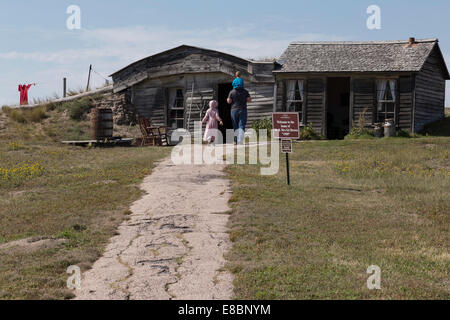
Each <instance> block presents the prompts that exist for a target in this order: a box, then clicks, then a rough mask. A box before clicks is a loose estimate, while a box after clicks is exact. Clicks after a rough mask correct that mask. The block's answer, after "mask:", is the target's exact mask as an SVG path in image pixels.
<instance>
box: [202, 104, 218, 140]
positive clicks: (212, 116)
mask: <svg viewBox="0 0 450 320" xmlns="http://www.w3.org/2000/svg"><path fill="white" fill-rule="evenodd" d="M218 107H219V103H218V102H217V101H216V100H211V101H210V102H209V109H208V111H206V115H205V117H204V118H203V120H202V124H204V123H205V122H206V130H205V136H204V138H203V139H204V140H205V141H207V142H208V143H209V144H211V143H214V142H215V141H216V135H217V131H218V128H219V126H218V125H217V123H218V122H219V123H220V125H221V126H223V122H222V119H221V118H220V116H219V109H218Z"/></svg>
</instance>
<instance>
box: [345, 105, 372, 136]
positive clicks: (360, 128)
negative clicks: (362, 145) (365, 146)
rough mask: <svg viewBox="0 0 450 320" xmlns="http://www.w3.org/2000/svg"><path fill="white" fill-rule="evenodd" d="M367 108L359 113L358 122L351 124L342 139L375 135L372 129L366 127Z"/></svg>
mask: <svg viewBox="0 0 450 320" xmlns="http://www.w3.org/2000/svg"><path fill="white" fill-rule="evenodd" d="M366 113H367V108H365V109H364V110H363V112H362V113H361V114H360V115H359V119H358V124H357V125H355V124H353V126H352V130H350V132H349V134H348V135H346V136H345V138H344V139H372V138H374V137H375V133H374V130H373V129H369V128H366Z"/></svg>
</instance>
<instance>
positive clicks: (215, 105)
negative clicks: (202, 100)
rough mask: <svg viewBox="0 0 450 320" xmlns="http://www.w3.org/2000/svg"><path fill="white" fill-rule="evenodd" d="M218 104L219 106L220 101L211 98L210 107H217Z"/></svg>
mask: <svg viewBox="0 0 450 320" xmlns="http://www.w3.org/2000/svg"><path fill="white" fill-rule="evenodd" d="M218 106H219V103H218V102H217V101H216V100H211V101H210V102H209V107H210V108H211V109H214V108H217V107H218Z"/></svg>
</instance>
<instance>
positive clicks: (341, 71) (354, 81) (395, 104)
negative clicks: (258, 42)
mask: <svg viewBox="0 0 450 320" xmlns="http://www.w3.org/2000/svg"><path fill="white" fill-rule="evenodd" d="M279 62H280V64H282V67H281V69H280V70H274V75H275V78H276V84H275V90H276V94H275V98H274V99H275V101H274V111H296V112H299V114H300V119H301V122H302V125H306V124H308V123H311V124H312V126H313V127H314V129H315V130H316V132H318V133H320V134H322V135H324V136H325V137H327V138H329V139H340V138H343V137H344V136H345V135H346V134H347V133H348V132H349V131H350V130H351V128H352V125H355V124H357V123H359V120H360V119H363V120H364V122H365V125H366V126H373V125H374V124H376V123H382V122H384V121H385V120H386V119H394V120H395V125H396V128H397V129H407V130H409V131H411V132H418V131H420V130H421V129H422V128H423V126H424V125H425V124H427V123H429V122H432V121H435V120H438V119H440V118H442V117H444V113H445V107H444V100H445V80H448V79H449V78H450V76H449V72H448V69H447V67H446V64H445V61H444V58H443V56H442V52H441V50H440V48H439V44H438V40H437V39H428V40H415V39H414V38H410V39H409V40H407V41H377V42H294V43H291V44H290V45H289V47H288V48H287V50H286V51H285V52H284V53H283V55H282V56H281V58H280V60H279Z"/></svg>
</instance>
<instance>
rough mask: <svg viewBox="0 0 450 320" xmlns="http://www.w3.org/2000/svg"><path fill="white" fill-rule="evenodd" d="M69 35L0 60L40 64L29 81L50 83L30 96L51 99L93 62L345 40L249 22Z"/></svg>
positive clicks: (262, 51)
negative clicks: (195, 49) (58, 45)
mask: <svg viewBox="0 0 450 320" xmlns="http://www.w3.org/2000/svg"><path fill="white" fill-rule="evenodd" d="M48 32H51V31H48ZM47 35H48V33H47ZM67 36H68V35H67V34H63V33H61V34H55V38H57V39H65V38H67ZM70 37H71V41H70V42H68V41H66V42H62V43H64V46H65V48H64V49H61V50H52V51H45V50H31V51H29V52H19V51H16V50H14V51H9V52H0V59H3V60H10V61H12V62H13V63H14V64H16V65H17V69H20V63H21V61H27V62H30V61H31V62H33V63H34V65H36V64H37V65H38V66H39V64H42V70H41V71H39V72H36V73H35V74H33V75H32V77H33V78H36V80H34V81H36V82H41V83H53V84H54V85H47V86H46V87H41V88H38V87H36V90H35V91H34V92H35V94H36V95H51V94H52V92H59V91H61V89H60V82H61V79H62V78H63V77H68V81H69V84H70V85H69V86H70V87H79V86H83V85H84V83H83V82H84V78H85V77H86V75H85V73H86V72H85V69H87V67H88V66H89V64H93V65H94V68H95V69H96V70H97V71H98V72H100V73H101V74H103V75H109V74H111V73H113V72H114V71H116V70H118V69H120V68H122V67H124V66H126V65H127V64H129V63H132V62H134V61H136V60H138V59H141V58H144V57H146V56H149V55H152V54H155V53H158V52H161V51H164V50H167V49H170V48H172V47H175V46H179V45H181V44H188V45H194V46H199V47H204V48H209V49H215V50H219V51H224V52H227V53H230V54H233V55H236V56H240V57H243V58H265V57H278V56H280V55H281V53H282V52H283V51H284V50H285V49H286V47H287V45H288V44H289V43H290V42H291V41H313V40H347V39H345V38H344V37H339V36H329V35H325V34H314V33H304V34H302V33H301V34H294V33H275V32H265V31H263V30H258V28H257V26H255V25H252V24H242V25H239V26H233V27H214V28H209V29H208V28H206V29H198V30H176V29H170V28H167V27H150V26H134V27H123V28H103V29H93V30H87V29H84V30H81V31H80V32H78V33H76V34H70ZM55 42H56V40H55ZM17 74H18V75H19V74H22V79H23V78H26V79H29V76H28V75H29V74H27V72H26V70H21V72H19V71H18V72H17ZM25 75H27V76H26V77H25ZM97 78H98V79H96V80H94V84H98V85H100V84H102V83H103V81H104V80H103V79H101V78H99V77H97ZM3 91H4V89H2V88H0V103H5V102H7V101H11V99H15V98H16V97H15V96H16V95H17V94H16V93H15V92H14V93H12V91H13V90H11V89H8V91H7V92H3ZM3 93H5V94H3Z"/></svg>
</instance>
